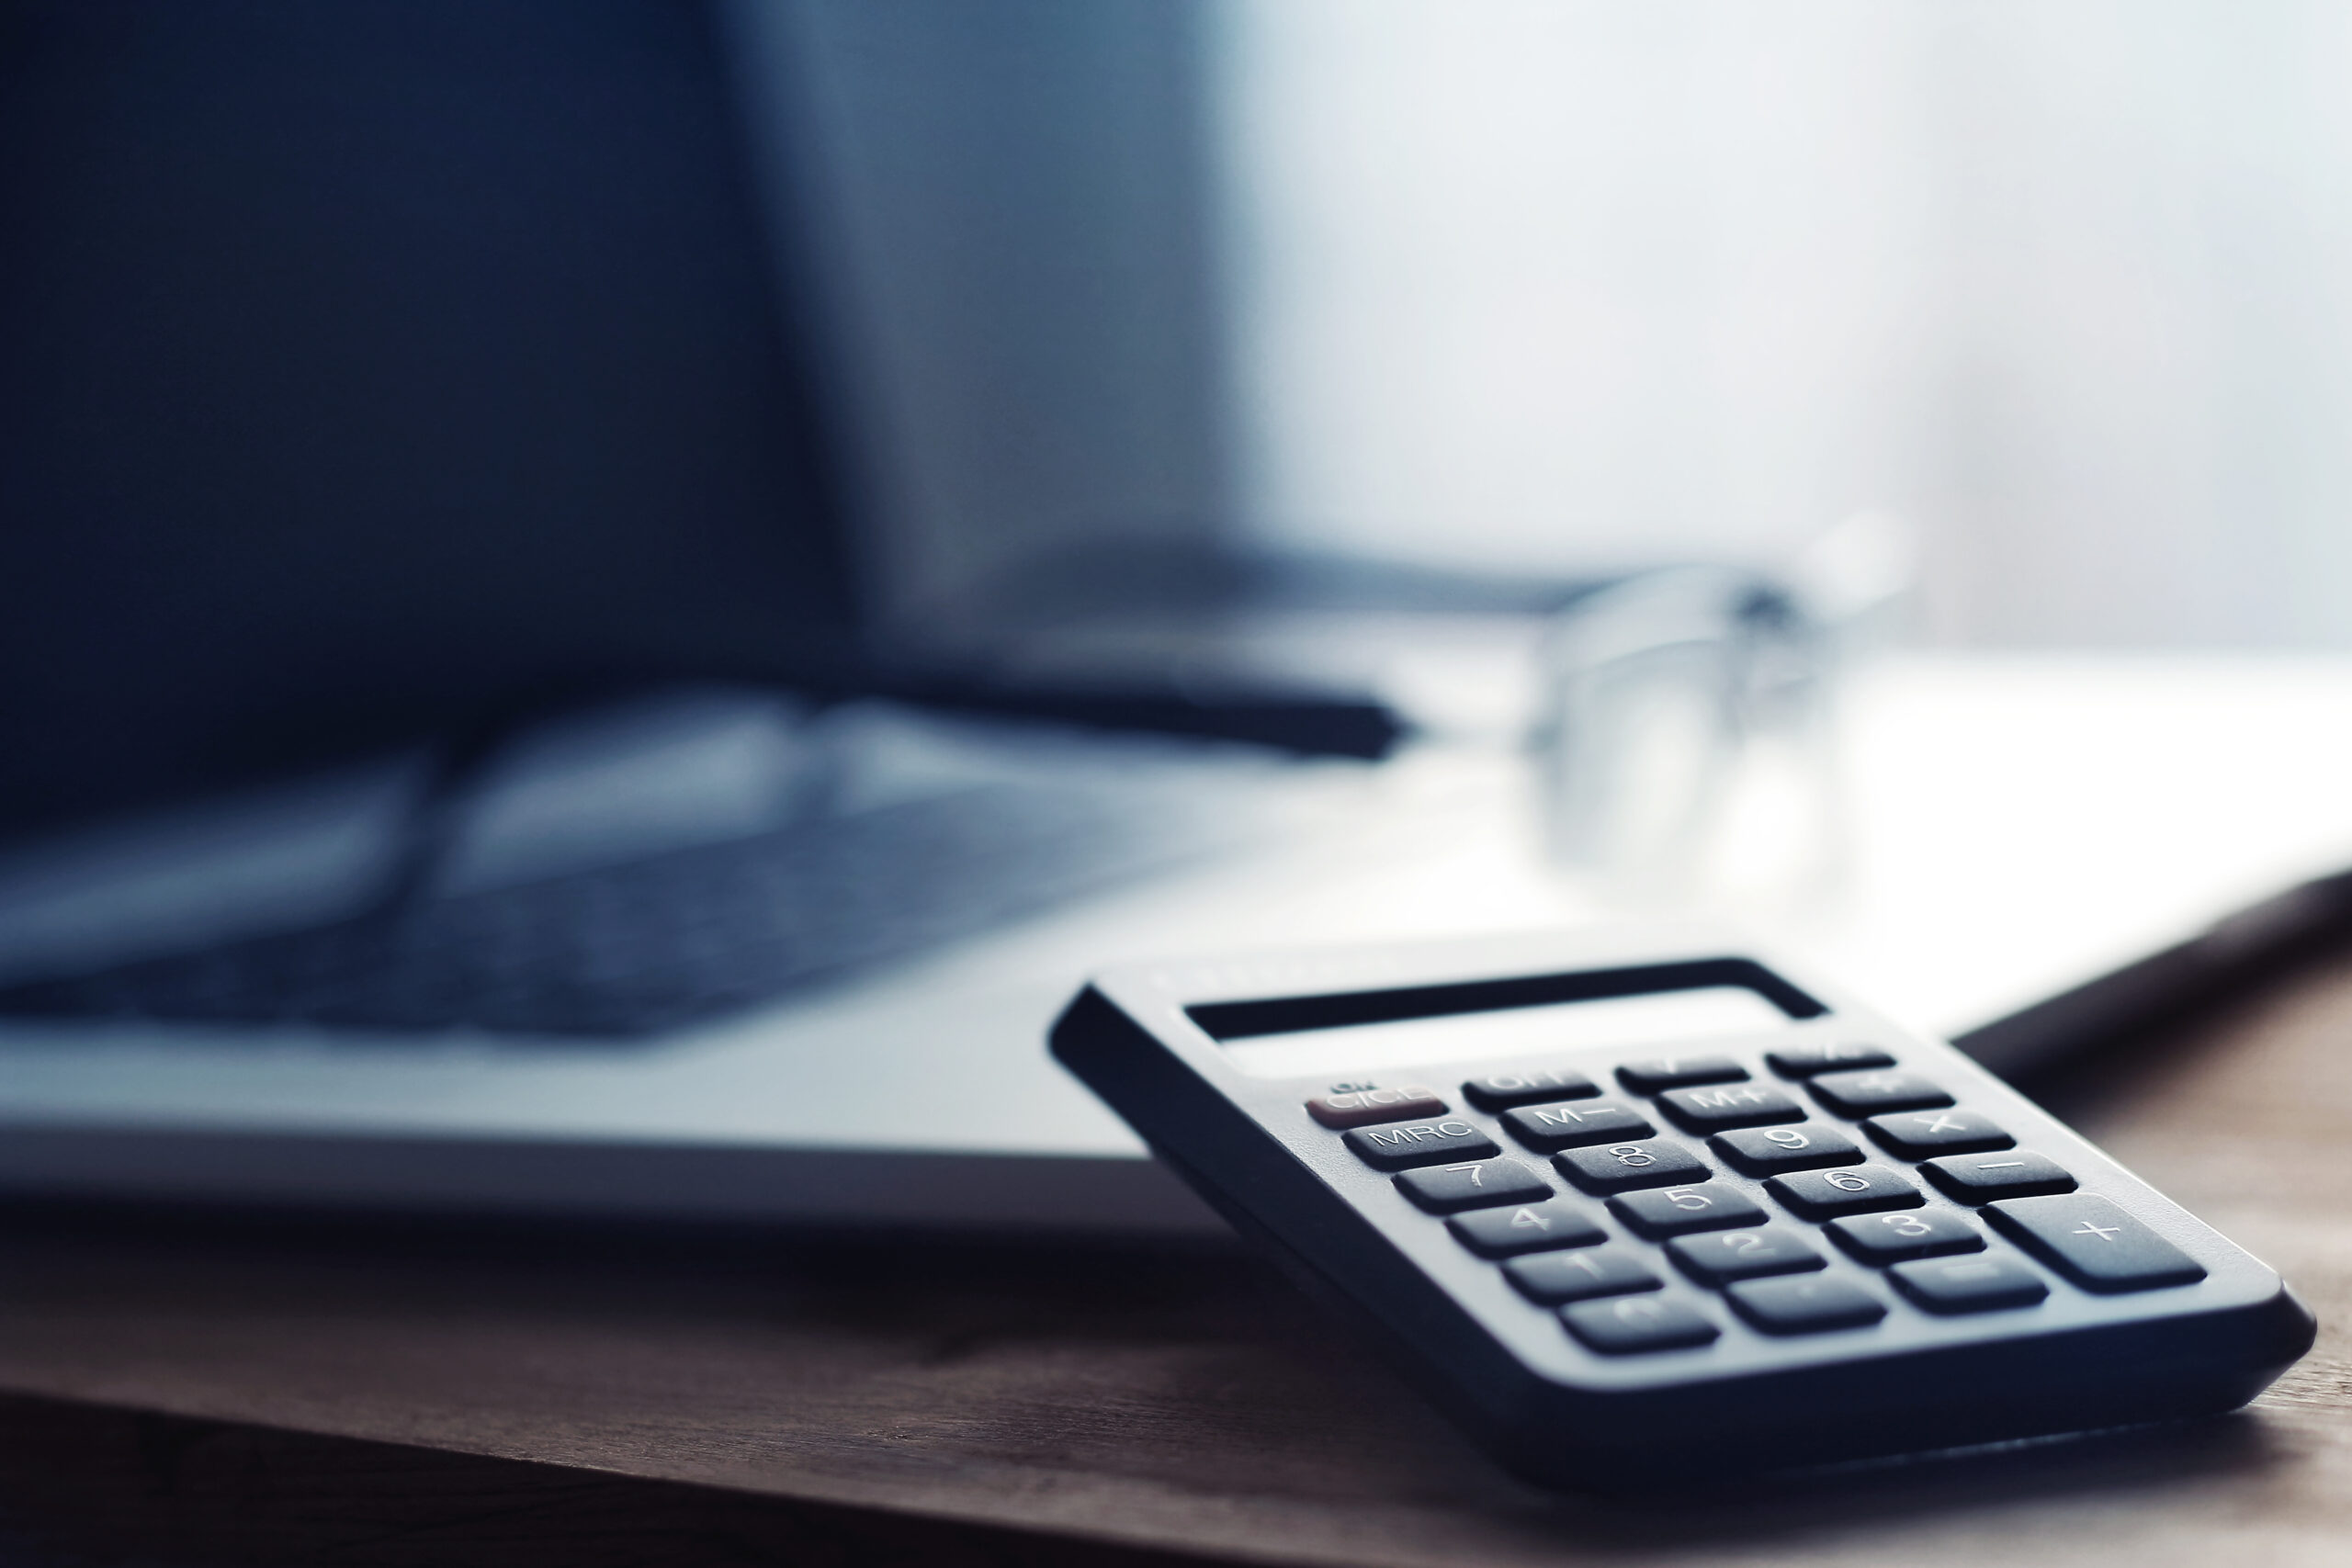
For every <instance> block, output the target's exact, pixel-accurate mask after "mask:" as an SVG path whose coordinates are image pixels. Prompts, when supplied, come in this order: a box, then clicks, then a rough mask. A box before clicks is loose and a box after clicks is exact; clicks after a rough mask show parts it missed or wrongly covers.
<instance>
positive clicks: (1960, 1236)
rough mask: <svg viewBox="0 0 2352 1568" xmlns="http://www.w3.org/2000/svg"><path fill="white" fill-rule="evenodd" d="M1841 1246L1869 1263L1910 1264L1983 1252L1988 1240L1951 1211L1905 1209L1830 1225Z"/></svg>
mask: <svg viewBox="0 0 2352 1568" xmlns="http://www.w3.org/2000/svg"><path fill="white" fill-rule="evenodd" d="M1828 1229H1829V1234H1830V1235H1834V1236H1836V1237H1837V1238H1838V1246H1840V1247H1844V1248H1845V1249H1846V1250H1847V1251H1848V1252H1849V1253H1852V1254H1853V1255H1854V1256H1855V1257H1856V1258H1860V1259H1861V1260H1862V1261H1863V1262H1865V1263H1876V1264H1880V1265H1885V1264H1889V1263H1907V1262H1909V1261H1910V1260H1911V1259H1913V1258H1941V1257H1944V1256H1946V1255H1948V1254H1951V1253H1954V1252H1982V1251H1984V1250H1985V1238H1984V1237H1983V1236H1982V1235H1978V1234H1977V1230H1976V1227H1975V1226H1974V1225H1972V1224H1969V1223H1968V1221H1967V1220H1966V1219H1964V1218H1962V1216H1961V1215H1959V1214H1955V1213H1952V1212H1951V1210H1950V1209H1902V1210H1897V1211H1896V1212H1894V1213H1888V1214H1852V1215H1849V1216H1848V1217H1847V1218H1845V1219H1842V1220H1832V1221H1830V1222H1829V1226H1828Z"/></svg>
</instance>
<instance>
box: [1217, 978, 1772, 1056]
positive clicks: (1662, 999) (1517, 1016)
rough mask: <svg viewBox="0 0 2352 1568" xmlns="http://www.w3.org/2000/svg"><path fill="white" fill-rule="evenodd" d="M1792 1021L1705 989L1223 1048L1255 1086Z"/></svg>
mask: <svg viewBox="0 0 2352 1568" xmlns="http://www.w3.org/2000/svg"><path fill="white" fill-rule="evenodd" d="M1789 1022H1790V1017H1789V1015H1788V1014H1787V1013H1786V1012H1783V1011H1782V1010H1781V1009H1780V1008H1778V1007H1776V1006H1774V1005H1773V1004H1772V1003H1771V1002H1770V1001H1769V1000H1767V999H1766V998H1764V997H1763V996H1762V995H1760V994H1759V993H1758V992H1757V991H1754V990H1751V989H1749V988H1748V987H1745V986H1702V987H1692V988H1690V989H1686V990H1672V991H1652V992H1647V993H1645V994H1642V995H1639V996H1619V997H1603V998H1593V999H1589V1000H1582V1001H1566V1002H1553V1003H1549V1004H1545V1005H1542V1006H1534V1007H1512V1008H1500V1009H1495V1010H1486V1011H1477V1012H1457V1013H1448V1014H1444V1015H1442V1016H1437V1017H1421V1018H1404V1019H1390V1020H1385V1021H1379V1022H1371V1023H1350V1024H1344V1025H1341V1026H1339V1027H1334V1028H1321V1029H1301V1030H1293V1031H1286V1032H1280V1033H1266V1034H1253V1035H1250V1036H1249V1037H1247V1038H1240V1039H1227V1040H1225V1041H1223V1042H1222V1043H1223V1045H1224V1048H1225V1051H1226V1054H1227V1056H1229V1057H1230V1058H1231V1059H1232V1061H1233V1063H1234V1065H1235V1066H1238V1067H1239V1068H1240V1069H1241V1070H1242V1071H1243V1072H1245V1073H1248V1074H1250V1075H1251V1076H1252V1077H1330V1076H1333V1075H1338V1076H1341V1077H1353V1076H1356V1075H1359V1074H1363V1073H1368V1072H1375V1071H1385V1070H1388V1069H1391V1068H1397V1067H1411V1066H1422V1065H1424V1064H1433V1063H1439V1062H1473V1061H1489V1060H1502V1059H1506V1058H1509V1057H1512V1056H1524V1055H1531V1054H1532V1053H1536V1052H1542V1051H1558V1050H1570V1049H1575V1048H1577V1047H1579V1046H1586V1045H1642V1044H1650V1043H1659V1042H1665V1041H1679V1040H1699V1039H1707V1038H1711V1037H1714V1036H1720V1035H1726V1034H1754V1033H1757V1032H1764V1031H1770V1030H1774V1029H1781V1028H1785V1027H1787V1026H1788V1024H1789Z"/></svg>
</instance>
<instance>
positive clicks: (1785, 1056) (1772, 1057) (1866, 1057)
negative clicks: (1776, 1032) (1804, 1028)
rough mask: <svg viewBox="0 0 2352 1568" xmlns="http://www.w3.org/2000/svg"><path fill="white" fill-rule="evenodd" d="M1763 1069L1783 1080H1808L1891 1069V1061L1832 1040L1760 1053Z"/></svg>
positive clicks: (1877, 1051)
mask: <svg viewBox="0 0 2352 1568" xmlns="http://www.w3.org/2000/svg"><path fill="white" fill-rule="evenodd" d="M1764 1061H1765V1065H1766V1066H1770V1068H1771V1069H1772V1070H1773V1071H1774V1072H1776V1073H1778V1074H1780V1075H1781V1077H1784V1078H1809V1077H1813V1075H1814V1074H1815V1073H1834V1072H1840V1071H1845V1070H1849V1069H1854V1068H1860V1067H1891V1066H1894V1057H1892V1056H1890V1055H1887V1054H1886V1053H1885V1052H1883V1051H1882V1050H1880V1049H1879V1048H1878V1047H1877V1046H1875V1045H1865V1044H1863V1043H1861V1042H1860V1041H1859V1040H1836V1041H1828V1042H1825V1043H1822V1044H1819V1045H1792V1046H1790V1047H1788V1048H1787V1049H1785V1050H1780V1051H1767V1052H1765V1053H1764Z"/></svg>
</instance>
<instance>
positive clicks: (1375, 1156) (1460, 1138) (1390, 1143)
mask: <svg viewBox="0 0 2352 1568" xmlns="http://www.w3.org/2000/svg"><path fill="white" fill-rule="evenodd" d="M1345 1142H1346V1144H1347V1145H1348V1147H1349V1148H1351V1149H1353V1150H1354V1151H1355V1153H1356V1157H1358V1158H1359V1159H1361V1160H1363V1162H1364V1163H1365V1164H1366V1165H1368V1166H1371V1167H1372V1168H1374V1170H1411V1169H1413V1168H1416V1167H1418V1166H1424V1165H1443V1164H1445V1163H1446V1162H1447V1161H1449V1160H1466V1159H1492V1158H1494V1157H1495V1156H1497V1155H1498V1154H1500V1153H1502V1152H1503V1151H1502V1150H1501V1149H1499V1148H1498V1147H1497V1146H1496V1145H1495V1141H1494V1139H1492V1138H1489V1137H1488V1136H1487V1134H1484V1133H1482V1132H1480V1131H1479V1130H1478V1129H1477V1128H1476V1126H1474V1125H1473V1124H1471V1123H1470V1122H1464V1121H1463V1120H1462V1119H1461V1118H1460V1117H1453V1118H1449V1119H1448V1120H1446V1121H1442V1122H1397V1124H1396V1125H1394V1126H1389V1127H1362V1128H1358V1129H1357V1130H1356V1131H1354V1132H1352V1133H1350V1134H1348V1135H1347V1137H1346V1139H1345Z"/></svg>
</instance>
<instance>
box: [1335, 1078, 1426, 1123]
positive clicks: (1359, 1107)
mask: <svg viewBox="0 0 2352 1568" xmlns="http://www.w3.org/2000/svg"><path fill="white" fill-rule="evenodd" d="M1452 1109H1453V1107H1451V1106H1449V1105H1447V1104H1446V1102H1445V1101H1444V1100H1440V1099H1439V1098H1438V1093H1437V1090H1435V1089H1430V1088H1427V1087H1425V1086H1423V1085H1420V1084H1408V1085H1407V1086H1405V1087H1404V1088H1402V1089H1351V1090H1350V1091H1349V1092H1348V1093H1346V1094H1318V1095H1317V1096H1316V1097H1315V1098H1314V1099H1313V1100H1308V1101H1307V1102H1306V1113H1307V1114H1308V1115H1309V1116H1312V1117H1314V1118H1315V1120H1316V1121H1317V1122H1321V1123H1322V1124H1323V1125H1324V1126H1326V1127H1334V1128H1343V1127H1369V1126H1371V1125H1372V1124H1373V1123H1374V1122H1407V1121H1410V1120H1411V1119H1412V1118H1414V1117H1416V1116H1442V1115H1444V1114H1445V1113H1446V1112H1447V1111H1450V1110H1452Z"/></svg>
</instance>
